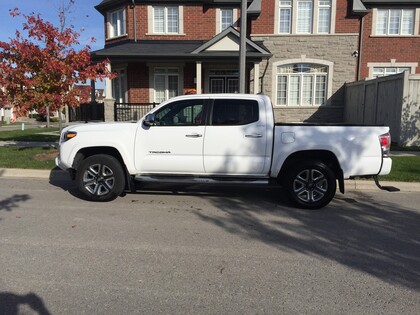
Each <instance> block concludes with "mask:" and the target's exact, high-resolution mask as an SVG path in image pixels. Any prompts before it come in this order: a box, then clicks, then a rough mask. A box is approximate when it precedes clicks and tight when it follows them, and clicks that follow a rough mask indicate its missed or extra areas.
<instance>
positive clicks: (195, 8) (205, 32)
mask: <svg viewBox="0 0 420 315" xmlns="http://www.w3.org/2000/svg"><path fill="white" fill-rule="evenodd" d="M183 14H184V23H183V24H184V25H183V26H184V34H185V35H181V36H180V35H175V36H174V35H147V34H148V33H149V29H148V28H149V25H148V20H147V5H137V7H136V25H137V27H136V29H137V39H138V40H208V39H210V38H212V37H213V36H214V35H216V9H215V8H208V9H206V8H203V6H202V5H188V6H184V7H183ZM126 17H127V25H128V26H127V30H128V34H129V35H128V38H129V39H134V19H133V9H132V7H128V9H127V15H126Z"/></svg>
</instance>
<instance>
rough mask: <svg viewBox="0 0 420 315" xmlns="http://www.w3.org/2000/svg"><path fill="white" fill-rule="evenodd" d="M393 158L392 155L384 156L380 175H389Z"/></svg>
mask: <svg viewBox="0 0 420 315" xmlns="http://www.w3.org/2000/svg"><path fill="white" fill-rule="evenodd" d="M391 168H392V159H391V158H390V157H388V156H387V157H384V158H383V159H382V168H381V171H380V172H379V174H378V175H388V174H389V173H390V172H391Z"/></svg>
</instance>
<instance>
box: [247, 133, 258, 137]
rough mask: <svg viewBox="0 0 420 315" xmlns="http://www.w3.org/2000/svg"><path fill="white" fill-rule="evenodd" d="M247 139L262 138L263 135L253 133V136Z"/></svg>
mask: <svg viewBox="0 0 420 315" xmlns="http://www.w3.org/2000/svg"><path fill="white" fill-rule="evenodd" d="M245 138H262V135H260V134H259V133H253V134H251V135H245Z"/></svg>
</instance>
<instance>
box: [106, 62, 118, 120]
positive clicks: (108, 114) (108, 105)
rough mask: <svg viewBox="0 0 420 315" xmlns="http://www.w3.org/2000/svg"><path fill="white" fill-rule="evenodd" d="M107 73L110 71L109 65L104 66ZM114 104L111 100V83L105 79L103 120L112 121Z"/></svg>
mask: <svg viewBox="0 0 420 315" xmlns="http://www.w3.org/2000/svg"><path fill="white" fill-rule="evenodd" d="M106 68H107V70H108V71H111V64H110V63H108V64H107V66H106ZM114 103H115V100H114V99H113V98H112V81H111V79H109V78H105V99H104V112H105V113H104V115H105V117H104V120H105V121H114V120H115V117H114Z"/></svg>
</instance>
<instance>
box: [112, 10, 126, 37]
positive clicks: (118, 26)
mask: <svg viewBox="0 0 420 315" xmlns="http://www.w3.org/2000/svg"><path fill="white" fill-rule="evenodd" d="M125 34H126V31H125V12H124V9H120V10H116V11H113V12H110V13H109V14H108V38H113V37H118V36H123V35H125Z"/></svg>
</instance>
